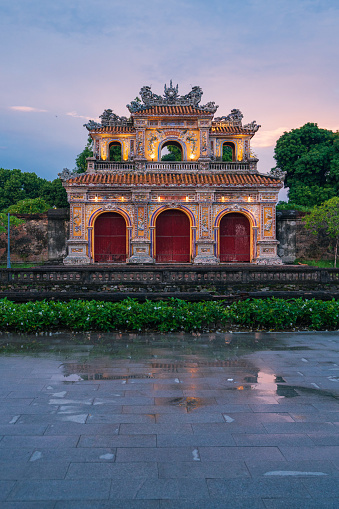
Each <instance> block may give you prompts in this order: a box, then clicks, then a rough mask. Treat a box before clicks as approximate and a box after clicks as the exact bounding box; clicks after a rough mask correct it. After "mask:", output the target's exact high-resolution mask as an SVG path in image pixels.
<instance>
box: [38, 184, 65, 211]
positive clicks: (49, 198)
mask: <svg viewBox="0 0 339 509" xmlns="http://www.w3.org/2000/svg"><path fill="white" fill-rule="evenodd" d="M41 196H42V197H43V198H44V200H45V201H46V202H47V203H48V204H49V205H50V208H53V207H57V208H68V207H69V203H68V200H67V193H66V191H65V188H64V186H63V185H62V182H61V180H60V179H59V178H57V179H54V180H52V182H49V181H48V180H45V181H44V183H43V185H42V187H41Z"/></svg>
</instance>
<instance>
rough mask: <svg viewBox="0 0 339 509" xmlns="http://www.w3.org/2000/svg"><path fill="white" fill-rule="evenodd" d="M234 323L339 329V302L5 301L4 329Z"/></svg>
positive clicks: (167, 328) (163, 328)
mask: <svg viewBox="0 0 339 509" xmlns="http://www.w3.org/2000/svg"><path fill="white" fill-rule="evenodd" d="M230 326H241V327H246V328H251V329H260V330H262V329H270V330H284V329H291V328H295V327H301V328H310V329H315V330H321V329H338V328H339V302H338V301H335V300H332V301H321V300H315V299H312V300H303V299H301V298H300V299H290V300H284V299H275V298H272V299H253V300H250V299H247V300H245V301H239V302H234V303H233V304H231V305H226V304H225V302H223V301H207V302H205V301H201V302H187V301H184V300H180V299H174V298H172V299H169V300H168V301H159V302H152V301H149V300H147V301H146V302H142V303H140V302H138V301H137V300H135V299H126V300H123V301H121V302H102V301H95V300H91V301H86V300H71V301H69V302H59V301H36V302H27V303H24V304H21V303H14V302H11V301H9V300H8V299H1V300H0V331H17V332H25V333H32V332H39V331H52V330H74V331H91V330H96V331H105V332H108V331H113V330H118V331H134V332H140V331H145V330H153V331H159V332H177V331H185V332H194V331H199V330H216V329H220V328H225V327H230Z"/></svg>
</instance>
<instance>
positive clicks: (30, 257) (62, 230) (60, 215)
mask: <svg viewBox="0 0 339 509" xmlns="http://www.w3.org/2000/svg"><path fill="white" fill-rule="evenodd" d="M14 215H15V216H16V217H18V218H20V219H23V220H24V223H23V224H21V225H19V226H13V227H11V262H12V263H52V264H57V263H62V260H63V259H64V258H65V256H66V242H67V239H68V237H69V209H50V210H48V212H47V213H46V214H14ZM6 261H7V231H6V232H4V233H2V234H0V263H6Z"/></svg>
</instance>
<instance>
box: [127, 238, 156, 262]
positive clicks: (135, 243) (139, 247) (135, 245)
mask: <svg viewBox="0 0 339 509" xmlns="http://www.w3.org/2000/svg"><path fill="white" fill-rule="evenodd" d="M149 246H150V241H149V240H147V239H143V238H141V239H134V240H132V241H131V250H132V255H131V256H130V257H129V258H128V260H127V263H141V264H144V263H147V264H150V263H154V259H153V258H151V256H150V255H149V249H150V248H149Z"/></svg>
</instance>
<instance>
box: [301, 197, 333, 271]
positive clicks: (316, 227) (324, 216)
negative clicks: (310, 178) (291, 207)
mask: <svg viewBox="0 0 339 509" xmlns="http://www.w3.org/2000/svg"><path fill="white" fill-rule="evenodd" d="M305 224H306V228H308V229H309V230H311V231H312V233H314V235H318V234H319V233H320V232H324V233H325V234H326V235H328V236H329V237H330V239H331V240H332V244H333V246H334V266H335V267H336V266H337V256H338V243H339V197H338V196H335V197H334V198H331V199H330V200H327V201H325V203H323V204H322V205H319V206H316V207H314V209H313V210H312V212H311V213H310V214H308V215H307V216H305Z"/></svg>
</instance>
